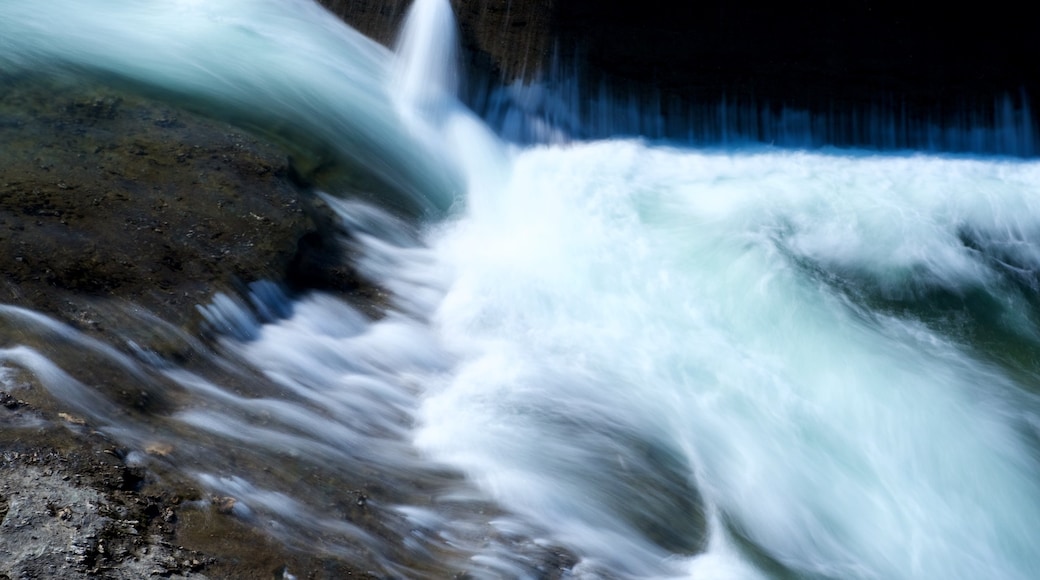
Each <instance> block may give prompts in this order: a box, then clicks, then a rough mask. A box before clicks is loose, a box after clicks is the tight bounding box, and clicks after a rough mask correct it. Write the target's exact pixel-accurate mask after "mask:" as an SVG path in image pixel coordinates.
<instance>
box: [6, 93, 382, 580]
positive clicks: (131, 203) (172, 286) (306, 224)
mask: <svg viewBox="0 0 1040 580" xmlns="http://www.w3.org/2000/svg"><path fill="white" fill-rule="evenodd" d="M0 87H2V88H3V91H4V98H3V100H2V102H0V143H3V171H2V173H0V293H2V295H3V296H2V302H3V303H4V304H7V305H11V306H16V307H22V308H26V309H30V310H33V311H37V312H41V313H44V314H46V315H48V316H50V317H53V318H54V319H55V320H57V321H59V322H61V323H64V324H67V325H69V326H70V327H71V328H72V329H75V330H76V331H79V332H82V333H84V335H86V336H90V337H94V338H97V339H99V340H101V341H102V342H103V343H106V344H109V345H112V346H114V347H115V348H116V349H117V350H119V351H124V352H125V353H127V354H128V355H135V354H140V353H141V352H152V353H156V354H158V355H159V356H161V357H165V358H168V359H172V360H187V359H191V358H192V357H196V356H199V355H200V353H199V349H200V348H202V349H205V348H206V347H205V343H204V342H198V341H193V340H191V339H190V337H202V338H203V339H205V336H204V332H203V330H204V329H203V323H204V320H203V317H202V316H201V315H200V313H199V311H198V310H197V309H196V305H199V304H206V303H208V302H209V301H210V300H211V299H212V298H213V296H214V295H215V294H216V293H218V292H225V293H229V294H231V295H234V294H236V292H238V291H239V290H240V289H242V288H244V287H245V285H246V284H248V283H250V282H254V281H257V280H271V281H275V282H277V283H279V284H282V285H283V286H284V287H286V288H287V289H297V290H304V289H306V288H309V287H322V288H324V289H326V290H330V291H333V292H338V293H339V294H341V295H343V296H346V297H348V298H349V297H355V298H357V299H359V300H361V299H363V300H367V301H368V302H370V303H371V302H372V301H373V300H375V301H376V302H378V297H377V296H376V292H377V291H376V290H375V289H374V288H372V287H371V286H367V285H365V284H364V283H363V282H362V281H361V280H360V279H359V278H358V277H357V276H355V275H354V273H353V271H352V270H351V269H350V268H349V265H348V262H347V261H346V259H345V258H346V257H345V256H342V255H339V254H338V253H337V252H339V250H337V248H340V247H341V246H340V245H339V244H336V243H335V242H334V238H336V237H338V236H343V235H345V232H342V231H341V230H338V229H337V227H336V226H335V225H334V221H333V218H332V216H331V214H330V212H328V210H327V208H325V207H324V206H323V204H322V203H321V202H320V201H319V200H318V199H317V198H316V197H315V196H313V195H311V194H310V193H309V192H308V191H306V189H305V188H302V187H301V186H300V184H298V183H295V182H294V180H293V179H291V177H292V175H291V174H292V171H291V169H290V167H289V166H288V164H287V158H286V156H285V154H284V153H283V152H281V151H279V150H278V149H276V148H274V147H272V146H269V145H266V144H264V143H262V142H260V141H258V140H257V139H255V138H253V137H250V136H248V135H246V134H244V133H242V132H241V131H239V130H236V129H234V128H232V127H229V126H226V125H223V124H221V123H218V122H213V121H209V120H206V119H202V118H200V117H198V116H196V115H193V114H191V113H188V112H186V111H183V110H179V109H176V108H173V107H171V106H169V105H166V104H162V103H158V102H154V101H149V100H147V99H144V98H141V97H137V96H133V95H128V94H124V93H119V92H116V91H113V90H111V89H107V88H104V87H84V86H82V85H80V84H75V83H72V82H68V83H66V82H63V81H61V80H55V79H48V80H43V79H33V78H28V77H18V78H15V77H5V78H3V79H0ZM3 325H4V328H5V332H4V337H3V343H2V344H0V347H2V348H15V347H17V346H18V345H20V344H22V343H23V342H24V341H26V336H27V335H26V334H25V332H26V331H24V330H22V329H20V327H19V326H18V325H17V324H14V323H13V322H11V321H7V322H5V323H4V324H3ZM185 337H188V339H185ZM65 352H66V353H69V352H71V354H66V355H64V356H65V359H59V360H56V361H55V362H57V363H58V364H59V365H61V366H62V367H63V368H65V369H66V370H68V371H70V372H71V373H73V374H74V375H75V374H77V373H84V372H85V373H91V374H92V375H93V376H94V377H95V378H97V382H98V383H99V385H105V384H109V385H110V386H109V387H108V388H109V389H112V390H120V389H132V388H133V386H132V385H129V386H128V385H127V384H126V381H125V379H124V380H121V379H119V378H117V377H115V376H108V375H106V371H105V370H104V369H103V368H98V367H96V366H94V363H92V362H91V361H92V358H91V357H90V355H89V354H88V353H86V352H80V354H76V353H77V352H79V351H77V350H75V349H71V350H70V349H66V351H65ZM132 398H133V396H131V399H132ZM128 400H129V399H128ZM165 452H168V451H167V450H164V448H162V447H161V446H158V447H155V448H154V449H150V450H149V453H153V454H156V455H157V456H158V455H162V454H163V453H165ZM127 453H128V451H127V450H126V449H124V448H122V447H121V446H120V445H119V444H118V443H117V442H115V441H113V440H111V439H109V438H108V437H106V436H104V435H101V434H100V433H98V432H97V431H95V426H94V425H92V424H91V422H90V420H89V419H87V418H84V417H80V416H77V415H76V414H75V413H74V412H73V411H71V410H70V407H69V406H68V405H67V404H65V403H64V402H63V401H62V400H60V398H58V397H55V396H54V395H53V394H52V393H49V392H48V391H47V389H45V388H43V387H41V385H39V384H38V383H37V382H36V381H35V379H34V378H33V377H32V376H31V375H29V374H27V373H23V372H21V370H20V369H18V368H17V367H12V366H8V365H2V366H0V578H88V577H90V578H93V577H105V578H148V577H166V578H182V577H192V578H205V577H213V578H271V577H282V576H283V574H282V572H281V571H282V570H290V571H291V573H292V574H294V575H296V576H297V577H301V578H308V577H312V578H339V577H343V576H344V575H349V574H355V575H361V576H362V577H363V574H362V573H361V572H362V571H361V570H357V569H356V568H355V565H356V564H357V563H350V562H344V561H336V560H335V559H328V558H319V557H317V556H313V555H310V556H309V555H306V554H300V553H297V552H293V551H290V550H287V549H286V548H284V547H283V546H281V545H280V544H279V543H277V542H276V541H274V540H272V539H270V538H268V537H267V536H266V535H265V534H264V533H262V532H261V531H260V530H258V529H256V528H255V526H251V525H248V524H246V523H244V522H242V521H240V520H239V519H237V518H234V517H232V516H231V515H229V510H228V509H227V507H226V505H225V504H226V503H227V502H230V501H233V500H231V499H229V498H228V499H222V498H213V497H209V496H207V495H206V494H204V493H203V492H202V491H200V490H199V488H198V487H197V486H196V485H193V484H192V483H191V482H189V481H187V480H185V479H184V478H183V477H182V476H179V475H178V474H177V473H173V472H170V473H157V472H155V471H154V470H152V469H145V468H143V467H141V466H139V465H137V466H131V465H130V463H131V462H128V461H127ZM222 502H223V503H222ZM285 577H289V576H285Z"/></svg>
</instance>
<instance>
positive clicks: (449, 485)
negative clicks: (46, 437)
mask: <svg viewBox="0 0 1040 580" xmlns="http://www.w3.org/2000/svg"><path fill="white" fill-rule="evenodd" d="M82 4H84V3H77V2H71V1H57V0H52V1H51V2H48V3H46V4H45V5H36V4H33V5H31V6H30V4H29V3H25V2H16V1H4V2H0V6H2V8H3V12H4V15H5V19H4V20H3V21H0V49H2V51H3V53H2V54H0V63H4V64H5V66H11V67H17V66H24V65H26V64H30V63H31V64H33V66H36V67H40V66H48V67H55V68H62V69H65V70H73V71H75V72H76V73H77V74H84V75H95V76H96V75H106V76H107V75H114V76H115V77H117V78H119V79H120V82H125V83H130V84H132V85H135V86H143V87H147V88H149V89H150V90H155V91H158V92H160V93H162V94H166V95H171V96H175V97H176V98H178V99H187V101H188V102H190V103H191V104H192V106H193V107H195V108H199V109H201V110H205V111H207V112H210V113H211V114H214V115H218V116H221V117H224V118H229V119H231V120H233V121H237V122H242V123H245V124H247V125H249V126H251V127H260V129H261V130H263V131H265V132H267V133H268V134H269V135H273V136H275V137H277V138H279V139H281V140H282V141H283V142H287V143H289V146H294V145H295V146H296V147H299V148H301V149H305V150H308V151H313V150H321V151H326V152H328V151H332V152H333V153H332V154H334V155H335V156H336V157H337V158H340V159H345V160H352V161H353V162H356V163H361V164H370V165H371V166H372V167H373V168H374V170H375V171H376V172H377V173H379V174H380V177H381V178H382V181H383V182H384V183H388V184H391V185H392V186H393V187H392V188H391V189H393V190H394V191H396V192H397V193H398V197H397V198H394V199H391V200H388V202H387V203H388V204H390V206H391V207H394V208H398V209H400V208H401V207H402V205H405V206H408V208H409V211H414V210H415V209H416V208H418V209H419V212H420V213H423V212H425V213H424V214H423V215H425V216H426V217H425V218H424V220H423V221H422V222H421V225H420V227H418V228H415V227H413V226H412V225H410V222H404V221H398V220H397V218H394V217H392V216H391V215H390V213H388V212H387V211H385V210H384V209H379V208H378V207H375V206H373V205H372V204H371V203H360V202H357V201H350V200H344V199H339V198H337V197H335V196H334V195H331V194H335V193H336V192H330V197H329V198H328V199H329V203H330V204H331V205H332V206H333V207H334V209H335V210H336V211H337V212H338V214H339V215H340V216H341V217H342V219H343V221H344V223H345V224H346V227H347V228H349V229H350V230H351V231H353V232H354V233H355V238H356V242H355V243H357V244H358V245H359V247H360V250H361V254H362V257H361V258H360V264H359V267H360V268H361V269H362V271H363V272H364V273H365V274H366V275H368V276H369V277H371V278H372V279H373V280H376V281H377V282H379V283H380V284H381V285H383V286H384V287H386V288H387V289H389V290H390V291H392V293H393V296H394V299H393V304H392V306H391V307H390V308H389V312H388V313H387V315H386V316H385V317H384V318H382V319H381V320H379V321H376V322H373V321H371V320H368V319H367V318H365V317H364V316H362V315H361V314H359V313H358V312H357V311H356V310H354V309H353V308H351V307H350V306H348V305H346V304H344V303H342V302H340V301H339V300H337V299H335V298H333V297H330V296H325V295H321V294H312V295H308V296H305V297H303V298H299V299H296V300H290V299H288V298H286V297H285V296H284V295H282V294H281V293H280V291H279V290H278V289H277V288H276V287H274V286H273V285H267V284H258V285H255V286H254V287H253V291H252V294H251V298H252V299H253V300H254V303H253V304H252V305H251V306H249V305H246V304H245V303H244V302H241V301H238V300H237V299H232V298H229V297H226V296H223V297H221V298H219V299H218V300H217V301H215V302H214V303H213V304H211V305H204V312H205V315H206V317H207V318H208V319H209V320H210V321H211V323H212V324H213V325H214V326H215V327H218V328H223V329H224V332H225V338H224V339H223V349H224V350H223V352H222V354H221V355H220V357H218V358H221V357H222V360H217V361H216V362H214V363H213V364H214V365H216V366H220V365H224V366H234V368H235V369H237V370H235V371H234V373H231V374H232V375H233V376H235V377H237V378H236V379H235V381H233V384H228V383H221V382H219V381H216V380H211V379H210V378H208V377H207V376H206V375H205V373H201V372H196V371H193V370H187V369H183V368H178V367H176V366H174V365H171V364H169V363H168V362H166V361H161V360H152V359H149V358H147V357H138V358H131V357H127V356H125V355H123V354H120V353H119V352H118V351H116V350H115V349H112V348H111V347H108V346H106V345H102V344H100V343H96V342H93V341H92V339H88V338H86V337H83V336H80V335H78V334H76V333H75V332H74V331H72V330H70V329H68V328H65V327H63V326H61V325H60V324H58V323H55V322H53V321H50V320H48V319H46V318H44V317H42V316H41V315H37V314H35V313H31V312H28V311H24V310H20V309H16V308H12V307H5V308H4V309H3V310H0V319H2V320H3V321H4V325H5V327H7V326H10V325H16V324H17V325H19V327H20V328H23V329H24V328H30V329H33V331H32V333H29V334H31V335H32V336H33V337H35V338H33V340H29V339H27V344H25V345H21V346H17V347H13V348H9V349H5V350H3V351H0V360H2V361H4V362H5V364H7V365H13V366H15V367H18V368H23V369H28V370H29V371H31V372H33V373H34V374H36V375H37V377H38V379H39V380H40V381H41V382H42V383H43V384H45V385H46V386H47V387H48V388H49V389H51V390H52V392H53V393H55V394H56V396H58V397H61V398H63V399H64V400H66V401H67V402H68V404H69V405H70V407H72V408H75V409H77V410H78V411H79V412H82V413H86V414H88V415H89V416H91V417H92V418H93V420H94V421H97V422H99V423H100V424H102V425H104V426H105V430H106V431H107V432H108V433H110V434H112V435H113V436H115V437H117V438H120V440H122V441H124V442H126V444H127V445H129V446H131V447H132V448H135V449H139V450H141V449H144V448H145V447H146V446H147V445H149V444H150V441H152V440H154V439H156V438H158V439H162V440H167V441H175V442H176V446H175V449H177V451H176V452H174V453H172V454H170V456H169V457H167V458H165V459H164V460H165V461H169V462H171V463H172V464H174V465H175V466H177V467H178V468H179V469H182V470H183V471H185V472H187V473H189V474H191V475H192V476H193V477H194V478H195V479H196V481H198V482H199V484H200V485H202V486H204V487H206V488H207V489H211V490H213V491H214V492H215V493H221V494H226V495H232V496H234V497H237V498H239V500H240V502H239V503H238V504H236V510H237V512H236V513H238V515H240V516H241V517H243V518H255V519H256V520H257V521H258V525H265V526H267V527H268V528H269V529H270V530H271V532H272V533H273V534H276V535H278V536H279V537H281V538H283V539H285V541H287V542H290V543H296V544H297V545H299V546H301V547H305V548H308V549H319V548H315V545H316V544H315V543H313V542H311V541H309V540H308V538H318V537H320V538H322V539H323V540H322V542H321V547H320V549H322V550H327V551H329V552H330V553H336V554H341V555H342V554H346V555H348V556H349V555H350V554H359V555H361V554H363V555H365V557H367V558H371V559H374V560H375V561H376V562H377V564H378V566H380V567H381V568H380V573H381V574H386V575H403V576H423V575H428V576H430V577H438V576H439V575H440V574H443V573H444V572H443V570H444V569H466V570H469V571H470V572H471V573H473V574H475V575H476V576H479V577H491V578H496V577H503V578H510V577H537V576H539V574H540V572H539V565H540V558H543V557H544V554H542V553H540V552H539V550H540V549H546V547H547V546H560V547H563V548H564V549H565V550H567V551H569V552H571V553H573V554H574V555H575V556H576V558H577V563H576V564H575V565H574V566H573V567H572V568H571V572H570V573H571V574H573V575H574V576H576V577H601V576H605V577H623V578H626V577H632V578H645V577H654V578H657V577H678V578H687V577H688V578H708V579H715V578H759V577H765V578H768V577H799V578H803V577H804V578H838V579H846V578H882V579H889V578H935V579H949V578H965V579H977V578H1008V579H1010V578H1022V579H1028V578H1036V577H1037V576H1040V550H1037V549H1036V542H1037V539H1038V538H1040V453H1038V451H1040V444H1038V430H1040V417H1038V410H1040V402H1038V400H1037V394H1038V392H1040V389H1038V386H1040V382H1038V371H1040V366H1038V362H1037V355H1038V353H1040V350H1038V349H1040V326H1038V325H1040V310H1038V306H1040V300H1038V294H1037V292H1038V291H1040V277H1038V271H1040V246H1038V240H1040V237H1038V236H1040V196H1038V195H1037V188H1038V185H1040V164H1038V163H1036V162H1035V161H1028V160H1011V159H995V158H991V159H982V158H967V157H951V156H945V157H944V156H925V155H921V154H912V153H901V154H876V153H875V154H867V153H863V152H857V151H848V150H845V151H843V150H828V151H817V152H808V151H799V150H777V149H770V148H764V147H758V148H751V147H748V148H742V149H733V148H728V149H723V148H714V149H692V148H689V147H683V146H678V145H674V144H667V143H648V142H645V141H640V140H602V141H596V142H587V143H572V144H569V145H560V146H549V145H533V146H526V147H523V148H516V147H510V146H506V145H504V144H502V143H501V142H499V141H498V140H497V139H496V138H495V137H494V136H492V134H491V133H490V132H489V131H488V130H487V129H486V128H485V127H484V126H483V125H482V124H481V123H480V122H479V121H478V120H477V119H476V117H474V116H473V115H472V114H471V113H469V112H468V111H466V110H465V109H464V108H462V107H461V106H460V105H459V104H458V103H457V102H456V101H455V100H454V99H453V98H452V95H451V94H450V90H451V87H452V86H453V85H454V83H455V81H454V80H453V79H452V78H451V75H453V74H455V73H454V72H453V69H452V68H451V67H450V66H448V65H445V64H444V62H443V61H444V60H448V61H450V59H451V56H450V55H451V54H452V47H453V43H454V39H453V37H451V36H450V35H447V34H445V33H444V27H447V28H448V29H450V28H451V26H452V24H451V19H450V17H449V16H446V14H447V13H446V10H448V3H447V2H446V1H444V0H430V1H429V2H427V1H426V0H420V4H421V8H420V9H418V10H417V11H416V13H415V15H414V16H413V19H412V21H411V22H410V23H409V27H410V28H409V30H410V32H409V33H408V34H407V37H406V39H405V40H404V41H403V42H402V48H401V51H402V54H403V55H410V56H408V57H407V58H403V57H398V58H395V57H393V56H392V55H390V54H388V53H386V52H384V51H383V50H382V49H380V48H378V47H376V46H374V45H372V44H371V43H369V42H368V41H365V40H364V39H362V38H361V37H360V36H359V35H357V34H356V33H354V32H353V31H351V30H349V29H347V28H345V27H343V26H342V25H339V24H337V23H336V22H335V21H334V19H332V17H331V16H329V15H328V14H326V13H324V12H323V11H322V10H320V9H319V8H317V7H316V6H314V5H313V4H311V3H310V2H305V1H302V0H293V1H285V0H280V1H274V0H224V1H221V2H192V1H186V0H185V1H179V2H170V3H167V4H165V5H163V6H162V7H158V6H153V5H151V4H146V3H139V2H130V1H128V0H126V1H124V0H98V1H96V2H93V3H88V4H91V8H90V9H89V10H86V9H84V8H83V7H82ZM436 23H440V24H436ZM146 26H147V29H148V30H149V31H150V33H149V34H139V32H140V31H141V30H144V29H145V28H146ZM422 38H425V39H426V40H424V41H422V42H423V43H424V44H423V45H422V46H424V47H425V48H422V47H419V48H417V47H416V46H415V45H414V42H418V40H417V39H422ZM438 43H440V45H439V46H438V47H431V46H430V45H431V44H438ZM128 46H131V47H132V49H131V50H127V47H128ZM258 55H267V56H268V57H269V58H260V56H258ZM429 55H440V56H438V58H437V59H435V60H434V61H433V62H430V61H424V59H426V58H428V56H429ZM438 70H439V71H440V72H435V71H438ZM242 111H246V112H242ZM275 121H280V123H276V122H275ZM286 122H288V123H289V124H291V125H292V128H291V129H289V130H284V129H277V130H276V129H272V128H270V127H275V126H277V127H284V126H285V123H286ZM264 127H268V128H267V129H265V128H264ZM370 199H371V198H370ZM24 332H25V331H24V330H23V333H24ZM41 345H44V346H41ZM46 345H49V346H46ZM55 345H65V346H63V347H59V346H55ZM58 348H75V349H79V350H81V351H83V352H87V353H91V354H90V356H93V357H97V358H98V359H101V360H104V361H106V363H105V364H108V365H110V366H113V367H114V368H116V369H117V370H118V372H122V373H128V374H131V375H133V376H139V377H145V378H147V380H148V381H149V382H150V383H151V384H153V385H156V386H154V387H153V388H155V389H157V390H158V389H166V388H169V389H174V388H175V389H176V390H177V392H178V393H180V395H178V398H177V402H176V405H175V407H176V410H175V411H174V412H171V413H170V414H169V415H168V416H165V417H162V418H156V417H148V418H140V417H135V416H134V415H133V414H132V413H131V414H128V413H125V412H118V411H114V410H113V408H112V405H111V403H110V402H107V401H105V400H103V395H102V394H98V393H97V392H96V391H95V390H94V389H92V388H91V385H89V384H87V383H86V382H81V381H80V380H79V379H78V378H77V377H73V376H70V375H69V374H67V373H66V372H65V371H64V370H62V369H60V368H58V367H57V366H56V365H55V364H54V363H53V362H51V361H50V360H49V359H48V357H47V356H46V353H47V352H49V351H48V349H51V350H54V349H58ZM214 356H216V355H214ZM223 359H226V360H223ZM222 376H223V375H222ZM243 385H246V386H243ZM257 385H261V386H257ZM138 455H139V458H138V460H140V461H156V459H154V458H149V457H146V456H145V455H144V454H143V453H139V454H138ZM243 457H246V458H252V459H242V458H243ZM253 462H255V463H262V464H264V465H265V466H266V467H265V469H264V470H262V472H261V470H259V469H254V468H252V467H251V465H252V464H253ZM444 466H447V467H449V468H451V469H452V470H454V471H455V472H460V473H462V474H463V476H464V477H463V478H462V480H457V479H456V478H454V477H452V476H451V475H450V473H445V470H444V469H443V467H444ZM314 470H318V471H320V472H321V473H322V474H323V476H322V479H321V481H322V482H324V483H323V484H322V485H320V486H318V485H314V484H311V483H308V481H310V480H309V479H308V478H304V479H305V480H307V481H304V480H301V478H299V477H298V476H297V475H296V474H298V473H301V472H306V473H310V472H311V471H314ZM272 472H273V473H272ZM359 474H365V475H359ZM363 477H381V478H383V479H382V481H384V482H386V484H387V486H388V487H394V486H396V487H397V488H399V491H397V492H394V493H391V494H390V497H391V498H396V499H395V500H394V501H393V502H389V503H386V505H382V506H377V507H379V508H380V509H382V510H383V511H382V512H380V513H381V518H383V519H384V520H385V523H383V524H378V525H380V526H385V527H386V528H388V529H391V530H392V529H397V528H396V527H395V526H397V525H398V523H399V524H400V527H401V529H406V530H409V531H408V532H406V533H403V534H402V535H401V537H400V538H399V539H398V540H397V541H395V542H392V543H390V544H388V543H386V541H385V539H384V538H386V537H388V536H390V535H392V534H391V533H389V532H388V533H386V534H382V535H376V534H372V533H371V531H369V530H365V529H362V528H360V527H354V526H353V524H351V523H349V522H347V521H344V520H343V519H342V518H334V517H331V516H329V515H328V513H326V511H324V510H326V506H327V505H331V504H333V503H335V502H336V501H339V499H337V497H338V496H341V495H342V494H343V493H345V490H346V489H348V488H349V486H351V485H355V484H356V481H357V480H358V479H359V478H363ZM308 486H310V487H308ZM431 489H433V490H435V491H434V492H430V491H429V490H431ZM431 493H432V497H431ZM424 494H425V495H424ZM492 506H494V507H492ZM395 522H396V523H395ZM373 555H374V556H373ZM415 561H420V562H423V563H422V565H421V566H418V567H411V568H410V567H408V566H409V565H406V564H405V563H404V562H415ZM437 562H440V563H441V564H443V566H444V568H443V569H439V568H437V564H436V563H437Z"/></svg>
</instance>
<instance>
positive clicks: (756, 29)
mask: <svg viewBox="0 0 1040 580" xmlns="http://www.w3.org/2000/svg"><path fill="white" fill-rule="evenodd" d="M553 10H554V12H555V14H554V18H553V19H552V21H553V23H554V26H555V27H556V28H555V31H554V33H555V35H556V36H557V37H558V38H562V39H567V40H566V42H565V45H566V46H565V47H564V48H565V50H576V51H577V52H578V53H580V54H582V55H584V57H585V58H587V59H588V61H589V62H590V63H591V64H592V65H593V66H594V67H596V68H599V69H601V70H603V71H605V72H606V73H608V74H609V75H612V76H614V77H616V78H619V79H627V80H633V81H639V82H647V81H649V82H652V83H655V84H656V85H657V86H659V87H661V88H662V89H665V90H669V91H678V92H681V93H717V92H720V91H726V92H728V93H729V94H744V95H748V96H756V97H760V98H765V99H770V100H776V99H780V100H785V101H793V102H795V103H798V102H800V101H805V102H812V101H817V100H834V99H838V100H846V99H849V100H864V99H873V98H877V97H878V96H879V95H891V96H895V97H897V98H900V99H905V100H906V101H908V102H910V103H917V104H921V105H925V104H928V103H933V104H940V103H949V102H951V101H954V100H965V99H969V100H971V99H977V98H979V99H983V100H986V99H992V98H993V97H994V96H996V95H999V94H1002V93H1010V94H1017V93H1019V91H1021V90H1023V89H1024V90H1026V91H1027V92H1029V93H1031V94H1034V95H1035V94H1038V93H1040V90H1038V89H1040V75H1038V74H1037V71H1038V66H1037V62H1038V60H1037V57H1038V56H1040V43H1038V42H1037V38H1040V31H1038V27H1037V21H1036V19H1035V18H1034V17H1033V16H1032V15H1029V14H1026V13H1025V12H1024V10H1023V9H1022V8H1016V7H1013V6H1012V4H1011V3H1010V2H1005V1H1002V0H1000V1H997V2H985V3H983V2H973V3H972V7H971V9H969V10H965V9H961V8H957V7H955V6H954V3H952V2H951V3H948V4H946V5H945V6H941V7H939V8H936V7H935V5H934V4H931V3H928V4H926V3H921V2H913V1H908V2H901V3H895V2H872V1H867V0H852V1H847V2H842V1H835V2H830V3H816V2H811V3H806V2H801V3H790V2H776V3H771V4H768V5H756V4H737V3H733V2H718V1H709V2H703V1H696V0H694V1H687V2H681V1H664V0H630V1H627V2H610V1H608V2H603V1H596V0H558V1H557V2H555V3H554V5H553Z"/></svg>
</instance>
